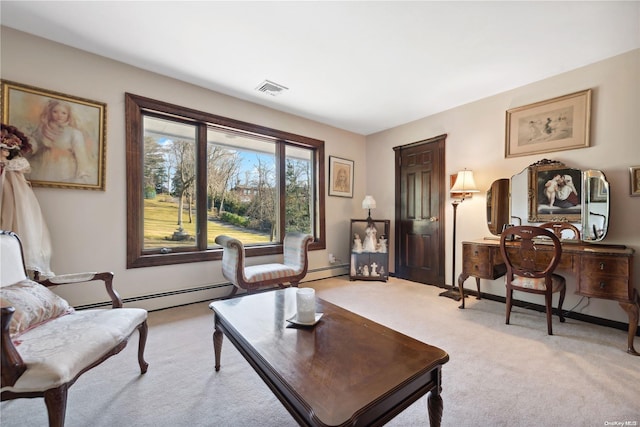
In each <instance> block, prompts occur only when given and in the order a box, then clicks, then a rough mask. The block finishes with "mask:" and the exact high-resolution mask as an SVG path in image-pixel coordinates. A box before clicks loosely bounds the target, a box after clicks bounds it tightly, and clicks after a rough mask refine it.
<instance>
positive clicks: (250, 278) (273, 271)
mask: <svg viewBox="0 0 640 427" xmlns="http://www.w3.org/2000/svg"><path fill="white" fill-rule="evenodd" d="M298 273H300V272H299V271H296V270H294V269H293V268H291V267H289V266H287V265H284V264H277V263H273V264H261V265H252V266H249V267H245V268H244V275H245V277H246V279H247V282H250V283H255V282H262V281H265V280H275V279H281V278H286V277H291V276H295V275H296V274H298Z"/></svg>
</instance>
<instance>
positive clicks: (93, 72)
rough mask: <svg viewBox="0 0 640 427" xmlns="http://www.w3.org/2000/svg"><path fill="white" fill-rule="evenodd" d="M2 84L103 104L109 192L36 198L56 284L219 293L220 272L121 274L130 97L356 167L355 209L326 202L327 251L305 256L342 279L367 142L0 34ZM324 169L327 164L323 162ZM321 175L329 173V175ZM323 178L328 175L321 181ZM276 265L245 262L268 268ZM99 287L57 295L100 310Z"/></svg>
mask: <svg viewBox="0 0 640 427" xmlns="http://www.w3.org/2000/svg"><path fill="white" fill-rule="evenodd" d="M1 31H2V33H1V36H2V37H1V45H0V48H1V49H0V50H1V55H2V56H1V61H2V62H1V63H2V69H1V77H2V79H5V80H10V81H14V82H17V83H22V84H26V85H31V86H35V87H39V88H43V89H48V90H51V91H56V92H61V93H65V94H69V95H74V96H78V97H82V98H88V99H91V100H95V101H100V102H104V103H106V104H107V139H106V141H107V142H106V147H107V159H106V164H107V170H106V191H104V192H102V191H87V190H69V189H57V188H35V189H34V191H35V193H36V196H37V197H38V200H39V201H40V205H41V208H42V210H43V213H44V216H45V219H46V221H47V223H48V225H49V228H50V231H51V235H52V240H53V260H52V268H53V271H54V272H56V273H57V274H63V273H70V272H76V271H113V272H114V273H115V275H116V282H115V285H116V287H117V289H118V290H119V292H120V293H121V295H122V296H123V297H125V298H128V297H139V296H145V295H152V294H157V293H161V292H172V291H180V290H184V289H192V288H197V287H201V286H207V285H211V284H220V283H226V280H224V278H223V277H222V275H221V273H220V263H219V262H213V261H211V262H201V263H192V264H181V265H172V266H163V267H148V268H137V269H130V270H127V269H126V175H125V162H126V156H125V122H124V93H125V92H130V93H134V94H137V95H142V96H146V97H150V98H154V99H158V100H161V101H165V102H170V103H173V104H177V105H182V106H187V107H190V108H194V109H197V110H202V111H206V112H209V113H213V114H217V115H221V116H225V117H229V118H233V119H238V120H242V121H247V122H251V123H255V124H259V125H262V126H267V127H271V128H275V129H279V130H283V131H286V132H292V133H295V134H300V135H304V136H308V137H311V138H316V139H320V140H324V141H325V154H326V155H327V156H329V155H333V156H339V157H343V158H347V159H352V160H354V161H355V164H356V165H357V166H356V171H357V173H358V175H357V176H356V179H355V191H354V192H355V195H354V198H353V199H349V198H343V197H327V198H326V206H327V209H326V210H327V220H326V226H327V249H326V250H325V251H314V252H312V253H311V254H310V266H309V268H310V270H311V273H310V274H309V275H308V276H307V279H315V278H321V277H326V276H330V275H335V274H339V273H344V272H346V271H347V269H346V268H342V269H329V267H330V266H329V262H328V253H333V254H335V256H336V257H338V258H339V259H341V260H345V261H346V260H348V257H347V254H348V242H347V241H346V236H347V235H348V234H349V223H348V221H346V220H345V218H351V217H354V216H356V217H360V216H361V215H362V209H360V207H359V206H357V203H355V202H354V201H356V200H359V201H361V200H362V199H363V198H364V191H365V176H366V170H365V166H364V165H365V154H364V151H365V150H364V147H365V137H364V136H362V135H357V134H354V133H350V132H346V131H344V130H340V129H336V128H333V127H330V126H326V125H323V124H320V123H317V122H313V121H309V120H305V119H301V118H299V117H296V116H293V115H289V114H285V113H281V112H278V111H276V110H273V109H269V108H265V107H262V106H259V105H256V104H253V103H249V102H246V101H242V100H239V99H236V98H232V97H228V96H225V95H221V94H219V93H216V92H212V91H208V90H205V89H202V88H200V87H197V86H193V85H190V84H186V83H183V82H180V81H177V80H174V79H170V78H167V77H163V76H160V75H157V74H153V73H149V72H146V71H143V70H140V69H138V68H134V67H130V66H128V65H124V64H122V63H119V62H115V61H112V60H109V59H106V58H103V57H100V56H96V55H92V54H88V53H86V52H83V51H80V50H77V49H73V48H69V47H67V46H63V45H60V44H57V43H52V42H49V41H47V40H44V39H41V38H38V37H34V36H31V35H28V34H26V33H22V32H18V31H15V30H13V29H9V28H6V27H2V28H1ZM327 168H328V162H327ZM326 172H327V174H328V170H327V171H326ZM327 176H328V175H327ZM276 259H281V258H278V257H264V258H262V259H255V258H254V259H251V260H249V261H248V263H249V264H250V263H256V262H266V261H267V260H273V261H271V262H276ZM97 288H98V287H97V286H91V287H83V288H76V289H72V290H63V289H60V293H61V294H63V296H65V297H66V298H68V299H69V300H70V302H71V303H72V304H74V305H81V304H88V303H94V302H100V301H105V300H106V298H105V294H104V292H99V291H96V289H97ZM228 292H229V289H224V290H223V291H221V292H214V291H206V292H197V293H185V294H182V295H178V296H172V297H167V298H158V299H150V300H146V301H142V302H136V303H134V305H138V306H143V307H145V308H158V307H164V306H172V305H177V304H183V303H188V302H193V301H199V300H207V299H212V298H213V297H215V296H219V295H220V294H226V293H228Z"/></svg>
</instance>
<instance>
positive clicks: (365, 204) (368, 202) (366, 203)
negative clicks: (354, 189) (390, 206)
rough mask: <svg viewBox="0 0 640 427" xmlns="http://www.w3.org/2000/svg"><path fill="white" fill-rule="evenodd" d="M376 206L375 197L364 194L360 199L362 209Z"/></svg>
mask: <svg viewBox="0 0 640 427" xmlns="http://www.w3.org/2000/svg"><path fill="white" fill-rule="evenodd" d="M375 208H376V199H374V198H373V196H365V197H364V200H363V201H362V209H375Z"/></svg>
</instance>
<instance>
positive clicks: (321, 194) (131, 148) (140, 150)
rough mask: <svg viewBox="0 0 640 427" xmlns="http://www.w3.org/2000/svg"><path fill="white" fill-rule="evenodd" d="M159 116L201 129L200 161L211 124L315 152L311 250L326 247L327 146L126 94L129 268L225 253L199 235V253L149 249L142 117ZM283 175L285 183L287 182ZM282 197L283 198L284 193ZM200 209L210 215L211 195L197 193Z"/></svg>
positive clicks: (274, 250)
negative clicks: (165, 116)
mask: <svg viewBox="0 0 640 427" xmlns="http://www.w3.org/2000/svg"><path fill="white" fill-rule="evenodd" d="M154 113H156V114H158V113H160V114H162V115H168V116H172V117H173V118H175V119H176V120H178V121H181V120H184V121H186V122H189V123H192V124H194V125H197V126H201V127H202V129H201V130H202V131H200V132H198V134H199V136H198V144H197V147H198V148H197V150H199V153H198V157H200V158H204V151H205V150H206V128H207V125H210V124H214V125H218V126H225V127H229V128H232V129H239V130H241V131H244V132H252V133H255V134H258V135H265V136H268V137H270V138H274V139H276V140H277V141H281V142H285V143H286V144H290V145H294V146H299V147H306V148H311V149H313V150H314V151H315V156H314V158H315V159H314V161H315V165H314V168H315V171H316V173H315V177H314V184H315V193H314V198H315V200H314V202H315V203H316V204H317V206H318V209H317V212H316V215H318V220H317V221H315V222H314V224H313V228H314V232H313V234H314V235H315V236H316V238H315V241H314V242H313V243H312V244H311V246H310V248H309V249H310V250H319V249H325V248H326V230H325V165H324V141H321V140H317V139H313V138H309V137H305V136H301V135H296V134H292V133H289V132H283V131H280V130H276V129H271V128H267V127H264V126H259V125H255V124H252V123H247V122H242V121H239V120H234V119H229V118H226V117H221V116H217V115H214V114H210V113H205V112H202V111H197V110H193V109H189V108H185V107H180V106H177V105H173V104H169V103H166V102H162V101H156V100H153V99H150V98H146V97H142V96H139V95H134V94H130V93H125V116H126V117H125V118H126V157H127V167H126V172H127V268H137V267H152V266H160V265H170V264H182V263H190V262H201V261H213V260H220V259H222V249H221V248H211V247H207V246H208V245H207V236H206V233H198V235H197V236H196V248H195V249H193V248H184V249H182V248H180V249H175V250H172V251H171V252H169V253H164V252H163V251H162V250H161V249H157V250H145V249H144V244H143V238H144V194H143V186H142V182H143V176H142V175H143V161H144V141H143V140H144V138H143V115H144V114H150V115H153V114H154ZM280 147H281V148H280V149H279V150H278V151H279V152H280V153H281V154H280V155H281V156H282V155H283V153H284V144H280ZM280 169H281V170H280V171H279V173H280V174H284V169H285V168H280ZM198 170H199V171H200V173H199V176H198V180H199V182H200V183H202V182H206V176H205V175H206V174H205V172H204V170H205V168H204V167H199V168H198ZM283 178H284V177H283V176H282V177H281V179H280V182H284V179H283ZM281 194H283V193H281ZM197 197H198V200H197V209H203V210H206V206H207V203H206V192H204V191H198V192H197ZM279 203H280V210H281V212H283V211H284V203H285V201H284V198H280V200H279ZM197 218H199V221H205V220H206V212H200V211H198V215H197ZM280 221H281V224H280V230H284V229H285V227H284V215H280ZM204 227H205V224H200V223H199V224H198V229H204ZM279 253H282V242H278V243H274V244H269V245H259V246H255V247H251V246H248V247H247V248H246V255H247V256H248V257H251V256H262V255H271V254H279Z"/></svg>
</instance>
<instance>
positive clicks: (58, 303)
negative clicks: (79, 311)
mask: <svg viewBox="0 0 640 427" xmlns="http://www.w3.org/2000/svg"><path fill="white" fill-rule="evenodd" d="M0 305H1V306H2V307H13V308H15V309H16V311H15V312H14V313H13V316H12V317H11V322H10V323H9V334H10V335H11V337H12V338H15V337H17V336H18V335H19V334H21V333H23V332H25V331H27V330H28V329H30V328H33V327H35V326H38V325H39V324H41V323H43V322H46V321H48V320H51V319H55V318H56V317H59V316H62V315H64V314H68V313H71V312H73V307H71V306H70V305H69V303H67V301H65V300H64V299H63V298H61V297H59V296H58V295H56V294H54V293H53V292H51V291H50V290H49V289H47V287H46V286H43V285H41V284H40V283H36V282H34V281H32V280H29V279H25V280H22V281H20V282H18V283H14V284H13V285H9V286H3V287H2V288H0Z"/></svg>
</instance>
